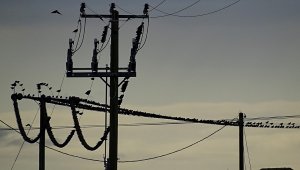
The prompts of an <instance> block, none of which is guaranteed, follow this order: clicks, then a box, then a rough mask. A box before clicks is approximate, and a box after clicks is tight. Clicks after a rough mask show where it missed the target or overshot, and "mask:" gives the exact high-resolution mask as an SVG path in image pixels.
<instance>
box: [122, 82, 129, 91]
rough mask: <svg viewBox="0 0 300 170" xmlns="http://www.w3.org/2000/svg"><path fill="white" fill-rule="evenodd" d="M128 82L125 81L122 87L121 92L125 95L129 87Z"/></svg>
mask: <svg viewBox="0 0 300 170" xmlns="http://www.w3.org/2000/svg"><path fill="white" fill-rule="evenodd" d="M128 82H129V81H128V80H126V81H124V83H123V85H122V87H121V92H122V93H124V92H125V90H126V88H127V86H128Z"/></svg>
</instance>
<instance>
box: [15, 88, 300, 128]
mask: <svg viewBox="0 0 300 170" xmlns="http://www.w3.org/2000/svg"><path fill="white" fill-rule="evenodd" d="M13 95H14V98H15V100H16V99H18V100H21V99H23V98H24V99H31V100H36V101H40V97H35V96H33V95H23V94H21V93H18V94H13ZM15 100H14V101H15ZM44 100H45V102H47V103H51V104H55V105H61V106H66V107H71V100H72V102H73V103H74V100H75V101H76V102H75V105H74V106H75V107H76V108H79V109H85V110H90V111H97V112H105V111H108V112H109V111H110V106H109V105H105V104H101V103H98V102H95V101H91V100H87V99H82V98H79V97H75V96H71V97H68V98H62V97H59V96H57V97H54V96H45V99H44ZM118 114H120V115H128V116H140V117H146V118H156V119H167V120H175V121H183V122H191V123H201V124H211V125H226V126H239V122H238V121H237V120H224V119H223V120H209V119H196V118H184V117H175V116H167V115H162V114H157V113H148V112H143V111H135V110H130V109H126V108H119V111H118ZM243 125H244V127H252V128H270V129H283V128H286V129H300V126H299V125H295V124H294V123H287V124H284V123H271V122H244V123H243Z"/></svg>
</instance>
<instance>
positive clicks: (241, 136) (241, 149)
mask: <svg viewBox="0 0 300 170" xmlns="http://www.w3.org/2000/svg"><path fill="white" fill-rule="evenodd" d="M239 162H240V170H244V113H239Z"/></svg>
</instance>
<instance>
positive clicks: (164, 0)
mask: <svg viewBox="0 0 300 170" xmlns="http://www.w3.org/2000/svg"><path fill="white" fill-rule="evenodd" d="M166 1H167V0H162V1H161V2H160V3H158V4H157V5H155V6H154V7H152V9H150V10H149V11H148V12H151V11H153V10H155V9H156V8H158V7H159V6H161V5H162V4H163V3H165V2H166Z"/></svg>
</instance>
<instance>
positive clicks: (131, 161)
mask: <svg viewBox="0 0 300 170" xmlns="http://www.w3.org/2000/svg"><path fill="white" fill-rule="evenodd" d="M0 121H1V122H2V123H3V124H4V125H6V126H7V127H9V128H11V129H12V130H14V131H15V132H17V133H20V132H19V131H18V130H16V129H15V128H13V127H12V126H10V125H8V124H7V123H5V122H4V121H2V120H0ZM225 127H226V125H224V126H222V127H221V128H219V129H217V130H215V131H214V132H212V133H211V134H209V135H207V136H206V137H204V138H202V139H200V140H198V141H196V142H194V143H192V144H190V145H187V146H185V147H183V148H180V149H177V150H175V151H172V152H169V153H166V154H161V155H158V156H154V157H150V158H144V159H137V160H126V161H118V162H119V163H129V162H130V163H133V162H142V161H147V160H153V159H157V158H161V157H165V156H168V155H172V154H175V153H177V152H180V151H183V150H186V149H188V148H190V147H192V146H194V145H196V144H198V143H200V142H202V141H204V140H206V139H208V138H210V137H211V136H213V135H214V134H216V133H218V132H219V131H221V130H222V129H224V128H225ZM37 143H38V142H37ZM45 147H46V148H48V149H51V150H53V151H55V152H58V153H61V154H63V155H67V156H71V157H74V158H79V159H82V160H88V161H95V162H104V161H102V160H100V159H92V158H86V157H82V156H78V155H74V154H70V153H67V152H63V151H60V150H57V149H54V148H52V147H49V146H45Z"/></svg>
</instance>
